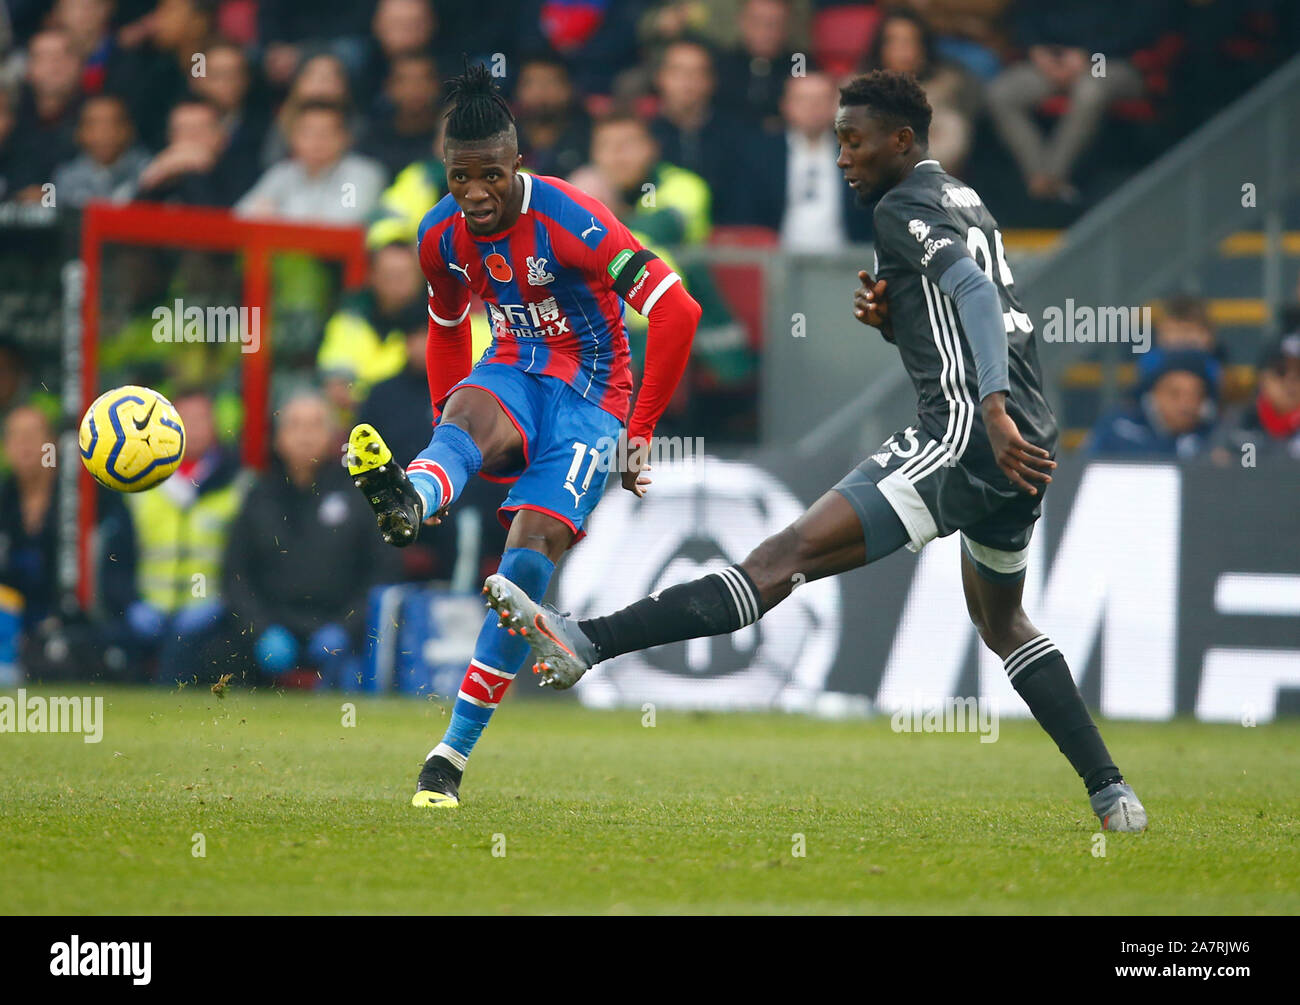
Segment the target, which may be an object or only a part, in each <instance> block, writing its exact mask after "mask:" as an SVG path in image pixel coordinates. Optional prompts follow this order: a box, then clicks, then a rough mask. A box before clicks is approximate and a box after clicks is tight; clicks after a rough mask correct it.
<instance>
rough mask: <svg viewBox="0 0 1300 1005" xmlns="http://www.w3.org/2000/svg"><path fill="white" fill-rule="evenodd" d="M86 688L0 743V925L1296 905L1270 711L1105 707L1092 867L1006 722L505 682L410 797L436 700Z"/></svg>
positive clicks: (1292, 790) (1073, 807) (434, 726)
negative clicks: (653, 715) (856, 715)
mask: <svg viewBox="0 0 1300 1005" xmlns="http://www.w3.org/2000/svg"><path fill="white" fill-rule="evenodd" d="M28 690H29V694H46V695H48V694H50V693H51V691H50V690H48V689H42V688H38V687H31V688H29V689H28ZM88 693H102V694H104V695H105V708H104V716H105V732H104V737H103V741H102V742H101V743H99V744H87V743H84V742H83V740H82V738H81V737H80V736H77V735H34V734H13V733H4V734H0V752H2V753H3V756H2V757H0V763H3V766H4V771H3V773H0V870H2V872H0V874H2V875H3V876H4V877H5V880H4V883H3V884H0V912H3V913H6V914H14V913H19V914H22V913H70V914H118V913H127V914H146V913H149V914H152V913H162V914H171V913H217V914H222V913H231V914H234V913H290V914H311V913H321V912H324V913H375V912H379V913H425V912H430V913H532V912H561V913H567V912H582V913H640V912H653V913H677V912H688V913H700V912H765V913H766V912H819V913H821V912H837V913H842V912H865V913H1016V914H1020V913H1049V914H1055V913H1105V914H1111V913H1138V914H1148V913H1154V914H1165V913H1179V914H1183V913H1211V914H1218V913H1269V914H1272V913H1296V912H1297V911H1300V790H1298V788H1297V786H1296V778H1297V777H1300V724H1297V723H1296V722H1294V721H1292V722H1284V723H1277V724H1270V725H1264V726H1258V727H1255V728H1244V727H1241V726H1210V725H1203V724H1197V723H1189V722H1178V723H1173V724H1139V723H1108V724H1104V726H1103V731H1104V734H1105V736H1106V738H1107V741H1108V742H1109V744H1110V747H1111V750H1112V751H1113V752H1114V754H1115V755H1116V758H1117V760H1118V761H1119V763H1120V766H1121V767H1122V768H1123V769H1124V770H1125V771H1126V772H1128V773H1129V777H1130V778H1131V780H1132V781H1133V782H1134V784H1135V786H1136V788H1137V790H1138V792H1139V794H1140V795H1141V796H1142V798H1143V800H1144V802H1145V803H1146V805H1147V808H1148V810H1149V811H1150V813H1151V815H1152V827H1151V829H1150V831H1148V832H1147V833H1146V834H1142V835H1128V834H1112V835H1107V836H1106V837H1105V844H1104V855H1098V854H1095V852H1096V851H1099V850H1102V849H1101V848H1100V847H1099V845H1098V844H1097V840H1098V839H1097V838H1096V835H1097V833H1098V828H1097V822H1096V820H1095V818H1093V817H1092V816H1091V815H1090V813H1089V812H1088V804H1087V801H1086V799H1085V798H1084V794H1083V788H1082V786H1081V785H1080V784H1079V782H1078V779H1077V778H1076V777H1075V776H1074V773H1073V772H1072V771H1071V770H1070V768H1069V766H1068V764H1066V762H1065V760H1064V758H1062V757H1061V756H1060V754H1059V753H1058V752H1057V751H1056V749H1055V747H1054V746H1053V744H1052V743H1051V741H1050V740H1049V739H1048V738H1047V737H1046V736H1045V735H1043V734H1042V733H1041V732H1040V731H1039V729H1038V726H1037V725H1036V724H1035V723H1033V722H1032V721H1019V720H1017V721H1015V722H1010V721H1003V723H1002V726H1001V736H1000V739H999V740H998V741H997V742H996V743H991V744H981V743H980V742H979V741H978V737H977V736H976V735H974V734H947V735H941V734H897V733H894V732H893V731H891V729H890V724H889V720H888V719H887V718H884V717H881V718H877V719H872V720H866V721H850V722H823V721H817V720H814V719H808V718H802V717H797V716H782V715H754V714H743V715H742V714H728V715H721V714H719V715H698V714H685V713H675V712H667V711H663V710H661V711H660V712H659V714H658V717H657V724H656V725H655V726H654V727H653V728H647V727H645V726H643V725H642V713H641V711H640V709H628V710H626V711H611V712H594V711H590V710H585V709H582V708H581V707H579V706H578V705H576V704H575V703H572V702H566V701H562V700H556V699H552V700H549V701H537V702H524V701H519V700H518V699H517V698H516V700H513V701H512V700H509V699H507V701H506V703H505V705H504V706H503V709H502V711H501V713H500V714H499V715H497V716H496V718H495V720H494V721H493V724H492V726H491V727H490V728H489V730H488V731H487V733H486V734H485V735H484V739H483V741H482V742H481V743H480V744H479V748H478V750H477V751H476V753H475V755H474V758H473V760H472V762H471V764H470V770H469V772H468V775H467V778H466V785H465V786H464V791H463V793H462V795H463V796H464V797H465V802H464V803H463V804H462V806H461V807H460V808H459V809H458V810H454V811H443V812H438V811H432V812H431V811H428V810H424V811H420V810H416V809H413V808H412V807H411V806H410V805H409V804H408V800H409V798H410V794H411V790H412V788H413V785H414V779H415V775H416V773H417V771H418V767H419V763H420V759H421V758H422V757H423V755H424V754H425V752H426V751H427V750H428V749H429V748H430V747H431V746H432V745H433V743H434V742H435V741H436V740H437V738H438V737H439V736H440V735H441V733H442V730H443V727H444V724H445V722H446V714H447V713H446V710H445V706H443V705H440V704H438V703H436V702H433V701H412V700H409V699H406V700H403V699H395V698H394V699H371V698H358V697H349V696H347V695H341V694H337V693H332V694H328V695H303V694H278V693H274V692H270V691H257V692H251V693H250V692H248V691H241V690H232V691H231V692H230V693H229V695H228V696H227V697H226V698H225V699H218V698H217V697H215V696H214V695H212V694H211V693H209V692H208V690H207V689H194V688H186V689H182V690H181V691H179V692H177V691H165V690H147V689H122V688H117V689H106V690H103V691H99V692H88ZM10 694H12V692H10ZM345 701H354V702H355V704H356V711H355V718H356V721H355V725H352V726H345V725H343V722H342V720H343V717H344V712H343V710H342V705H343V703H344V702H345ZM196 835H202V838H201V839H199V838H198V837H196ZM798 835H802V840H800V838H799V837H798ZM200 840H201V841H202V844H203V845H204V848H203V850H204V851H205V853H206V854H205V855H204V856H203V857H196V856H195V855H194V853H193V852H194V849H195V848H196V847H198V842H199V841H200ZM800 845H802V850H803V852H804V854H803V855H797V854H795V852H797V851H799V850H801V849H800V847H799V846H800Z"/></svg>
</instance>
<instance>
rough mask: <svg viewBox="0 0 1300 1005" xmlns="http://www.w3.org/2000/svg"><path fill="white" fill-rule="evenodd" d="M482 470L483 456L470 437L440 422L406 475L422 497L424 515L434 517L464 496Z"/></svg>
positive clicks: (446, 423)
mask: <svg viewBox="0 0 1300 1005" xmlns="http://www.w3.org/2000/svg"><path fill="white" fill-rule="evenodd" d="M482 466H483V455H482V454H481V453H480V452H479V449H478V445H477V444H476V443H475V442H474V440H473V438H472V437H471V436H470V435H469V433H467V432H465V430H463V429H461V428H460V426H453V425H452V424H451V423H449V422H440V423H439V424H438V425H437V426H436V427H435V428H434V430H433V439H431V440H430V441H429V445H428V446H427V447H425V448H424V449H423V450H421V451H420V453H419V454H418V455H416V458H415V460H413V461H411V463H410V464H408V465H407V466H406V475H407V477H408V478H410V479H411V485H412V486H414V488H415V491H416V492H418V493H419V494H420V499H421V501H423V503H424V515H425V516H432V515H433V514H434V513H436V512H437V511H438V510H440V509H442V508H443V507H444V506H447V505H449V504H450V503H451V502H452V501H453V500H454V499H455V498H456V497H457V496H458V495H460V493H461V490H462V489H463V488H464V487H465V483H466V482H468V481H469V480H470V479H471V478H473V477H474V476H475V475H476V474H478V469H479V468H480V467H482Z"/></svg>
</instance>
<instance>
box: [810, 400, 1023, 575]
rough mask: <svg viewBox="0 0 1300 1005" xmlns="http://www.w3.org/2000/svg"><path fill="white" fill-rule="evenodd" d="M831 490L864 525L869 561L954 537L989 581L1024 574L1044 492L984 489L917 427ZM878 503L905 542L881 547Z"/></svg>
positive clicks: (887, 534)
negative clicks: (957, 534) (903, 547)
mask: <svg viewBox="0 0 1300 1005" xmlns="http://www.w3.org/2000/svg"><path fill="white" fill-rule="evenodd" d="M835 489H836V491H838V492H839V493H840V494H841V495H843V496H844V497H845V498H846V499H847V500H848V501H849V503H850V504H851V505H852V506H853V508H854V510H855V511H856V512H857V513H858V516H859V518H860V519H861V520H862V521H863V534H864V535H865V536H866V541H867V560H868V561H875V560H876V559H877V558H880V557H883V555H884V554H888V552H890V551H893V550H895V548H896V547H897V546H898V544H905V545H906V546H907V548H908V550H910V551H920V550H921V549H922V548H923V547H925V545H926V544H928V543H929V542H930V541H933V540H934V539H935V538H936V537H947V536H948V535H949V534H951V533H953V532H954V531H958V530H959V531H961V533H962V550H963V551H965V553H966V554H967V556H968V557H969V558H970V559H971V561H973V562H974V563H975V566H976V568H977V569H978V570H979V571H980V573H981V575H984V576H986V577H987V578H989V579H992V580H995V581H1014V580H1017V579H1019V578H1020V577H1022V576H1023V575H1024V570H1025V565H1026V563H1027V562H1028V555H1029V539H1030V537H1031V536H1032V534H1033V531H1034V523H1035V522H1036V521H1037V520H1038V517H1039V515H1040V514H1041V513H1042V499H1043V486H1041V485H1040V486H1038V495H1036V496H1031V495H1029V494H1028V493H1027V492H1023V491H1021V490H1019V489H1016V488H999V487H997V486H995V485H991V484H989V483H988V482H986V481H984V480H983V479H981V478H980V477H978V476H977V475H975V474H974V473H972V472H971V471H970V470H969V469H968V468H967V467H965V466H964V465H962V464H954V463H953V462H952V454H951V452H950V451H949V450H948V448H947V446H946V445H944V444H943V443H942V442H941V441H939V440H938V439H936V438H935V437H933V436H931V435H930V434H929V433H927V432H926V431H925V430H924V429H923V428H921V427H919V426H908V427H907V428H906V429H904V430H900V431H899V432H897V433H895V434H894V435H893V436H891V437H890V438H889V439H888V440H886V441H885V442H884V443H883V444H882V445H881V447H880V449H879V450H878V451H876V452H875V453H874V454H872V455H871V456H870V457H868V458H867V459H866V460H864V461H863V462H862V463H861V464H859V465H858V466H857V467H855V468H854V469H853V470H852V471H850V472H849V473H848V474H847V475H845V476H844V477H843V478H842V479H841V480H840V481H839V483H838V484H837V485H836V486H835ZM881 497H883V498H884V500H885V502H886V503H888V505H889V508H890V509H892V510H893V512H894V514H896V515H897V517H898V520H899V522H901V524H902V527H903V530H904V531H905V533H906V540H902V539H901V537H902V535H899V538H900V539H899V540H898V541H893V540H888V539H889V538H890V537H891V536H892V535H891V533H890V532H889V530H888V529H887V525H886V523H885V521H882V520H881V519H880V511H881V507H880V503H879V499H880V498H881ZM882 529H883V533H882ZM882 537H883V538H884V539H882ZM891 545H892V546H891ZM886 549H887V550H886Z"/></svg>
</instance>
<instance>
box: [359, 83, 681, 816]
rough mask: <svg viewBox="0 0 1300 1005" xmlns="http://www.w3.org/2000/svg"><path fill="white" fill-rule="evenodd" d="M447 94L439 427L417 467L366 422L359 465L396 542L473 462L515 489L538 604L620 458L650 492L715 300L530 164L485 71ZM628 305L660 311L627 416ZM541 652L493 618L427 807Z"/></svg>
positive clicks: (450, 788) (435, 762)
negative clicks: (690, 287) (474, 350)
mask: <svg viewBox="0 0 1300 1005" xmlns="http://www.w3.org/2000/svg"><path fill="white" fill-rule="evenodd" d="M447 94H448V98H449V101H450V103H451V106H452V107H451V111H450V112H449V113H448V116H447V133H446V137H447V138H446V150H445V160H446V168H447V187H448V189H449V193H448V195H447V196H445V197H444V198H443V199H442V200H441V201H440V202H439V203H438V204H437V205H436V206H434V207H433V209H431V210H430V211H429V212H428V213H427V214H426V215H425V217H424V220H423V221H422V222H421V224H420V229H419V239H418V240H419V254H420V265H421V267H422V268H423V270H424V275H425V278H426V279H427V280H428V284H429V342H428V350H427V355H426V359H427V363H428V377H429V393H430V394H431V395H432V398H433V405H434V416H435V418H434V422H435V426H434V431H433V438H432V440H431V441H430V442H429V446H428V447H426V448H425V449H424V450H423V451H421V452H420V454H419V456H418V457H417V458H416V459H415V460H413V461H412V462H411V463H410V464H409V465H408V466H407V468H406V470H405V471H403V470H402V468H401V467H400V466H399V465H397V464H396V463H394V462H393V460H392V454H391V452H390V451H389V450H388V448H387V446H386V445H385V444H384V442H383V440H382V438H380V436H379V434H378V433H377V432H376V431H375V429H374V428H373V427H371V426H369V425H360V426H357V427H356V428H355V429H353V431H352V434H351V436H350V437H349V441H348V457H347V464H348V470H349V472H350V473H351V474H352V476H353V478H354V480H355V481H356V484H357V486H358V488H360V489H361V490H362V491H363V492H364V493H365V495H366V498H367V499H368V500H369V501H370V504H371V506H372V507H373V508H374V510H375V514H376V518H377V520H378V523H379V528H380V531H381V532H382V534H383V536H384V540H385V541H387V542H388V543H389V544H393V545H397V546H399V547H400V546H404V545H407V544H410V543H411V542H412V541H414V540H415V537H416V534H417V533H418V531H419V528H420V525H421V524H422V523H426V524H436V523H438V522H439V520H440V519H441V518H442V516H443V515H444V514H445V513H446V511H447V508H448V507H449V506H450V505H451V504H452V503H453V502H454V501H455V500H456V498H457V496H459V495H460V493H461V491H462V490H463V489H464V487H465V484H466V482H467V481H468V480H469V479H470V478H472V477H473V476H474V475H475V474H479V475H480V476H481V477H484V478H490V479H493V480H497V481H503V482H510V483H512V487H511V489H510V492H509V494H508V495H507V496H506V499H505V501H504V502H503V504H502V506H501V509H500V513H499V516H500V519H501V521H502V523H503V524H506V525H507V526H508V527H509V534H508V537H507V539H506V549H505V552H504V554H503V555H502V557H501V565H500V572H501V574H502V575H505V576H507V577H509V579H510V580H511V581H512V582H514V583H515V584H517V585H518V586H519V587H520V588H521V589H524V590H526V591H527V592H528V595H529V596H530V597H531V598H532V599H534V600H536V601H540V600H541V598H542V595H543V594H545V592H546V588H547V585H548V584H549V582H550V579H551V574H552V573H553V572H554V570H555V562H556V561H557V560H558V559H559V558H560V556H561V555H563V554H564V552H565V550H566V549H568V548H569V547H570V545H572V544H573V543H574V542H575V541H576V540H577V539H578V538H580V537H581V536H582V534H583V524H584V523H585V521H586V519H587V517H588V516H589V515H590V514H591V511H592V510H593V509H594V508H595V505H596V503H597V502H598V501H599V499H600V496H601V494H602V492H603V491H604V487H605V473H606V472H608V471H609V470H610V469H611V468H612V467H613V466H614V465H615V462H616V459H617V460H618V461H619V462H620V463H619V465H618V466H619V467H620V468H621V469H622V470H621V475H622V483H623V487H624V488H625V489H627V490H629V491H631V492H633V493H635V494H636V495H638V496H641V495H644V494H645V491H646V487H647V486H648V485H649V483H650V479H649V477H648V476H647V475H646V474H645V470H646V467H645V466H644V457H645V456H646V454H645V451H644V450H643V449H639V448H641V447H642V445H643V444H648V442H649V440H650V437H651V436H652V434H653V432H654V427H655V423H656V422H657V421H658V419H659V417H660V415H662V414H663V410H664V408H665V407H666V406H667V404H668V401H669V399H670V398H671V396H672V394H673V390H674V389H675V388H676V386H677V382H678V381H679V380H680V379H681V375H682V373H683V371H684V370H685V368H686V362H687V357H688V356H689V354H690V348H691V341H692V339H693V337H694V334H695V326H696V323H697V322H698V321H699V317H700V307H699V305H698V304H697V303H696V302H695V301H694V300H693V299H692V298H691V296H690V295H689V294H688V293H687V292H686V291H685V289H684V288H683V287H682V284H681V281H680V279H679V277H678V276H677V274H676V273H674V272H673V271H672V270H671V269H670V268H668V267H667V266H666V265H665V264H664V263H663V262H662V261H661V260H660V259H658V258H657V257H655V256H654V255H653V254H652V253H651V252H649V251H647V250H645V249H644V248H642V247H641V245H640V244H639V243H638V242H637V240H636V239H635V238H634V237H632V235H631V234H630V233H629V232H628V230H627V228H626V227H624V226H623V225H622V224H621V223H619V221H618V220H617V219H616V218H615V216H614V214H613V213H611V212H610V211H609V210H608V209H607V208H606V207H605V206H603V205H601V204H600V203H599V202H597V201H596V200H594V199H592V198H590V197H589V196H587V195H585V194H584V193H582V192H580V191H579V190H577V189H575V188H573V187H572V186H571V185H569V184H567V183H566V182H564V181H561V180H560V179H558V178H549V177H542V176H537V175H530V174H527V173H525V172H522V171H521V170H520V166H521V163H522V158H521V157H520V156H519V146H518V140H517V137H516V134H515V124H514V118H513V116H512V115H511V113H510V109H509V106H508V105H507V104H506V102H505V100H504V98H503V97H502V96H501V94H500V92H499V91H498V90H497V88H496V86H495V84H494V83H493V81H492V77H491V75H490V74H489V73H488V71H487V69H486V68H484V67H481V66H480V67H470V68H468V69H467V70H466V72H465V73H464V74H463V75H461V76H459V77H456V78H454V79H453V80H451V81H448V84H447ZM471 296H478V297H479V298H481V299H482V300H483V301H484V303H485V304H486V305H487V309H488V314H489V318H490V321H491V324H492V336H493V337H492V345H491V347H490V348H489V349H488V350H487V351H486V352H485V353H484V354H483V357H482V358H481V359H480V360H479V361H478V363H477V364H476V365H473V366H472V368H471V362H472V361H471V358H470V357H471V353H470V320H469V311H470V303H471ZM624 303H626V304H628V305H630V306H632V307H633V308H635V309H636V310H638V311H640V312H641V313H642V314H644V315H646V316H647V317H648V318H649V321H650V330H649V335H648V339H647V348H646V360H645V367H644V374H643V377H642V381H641V388H640V392H639V394H638V395H637V401H636V408H635V410H633V411H632V414H631V417H630V418H629V416H628V412H629V407H630V405H631V400H632V375H631V370H630V366H629V363H630V357H629V352H628V342H627V334H626V331H625V329H624V325H623V309H624V307H623V305H624ZM625 422H626V432H625V434H624V423H625ZM621 434H622V435H624V437H625V438H624V444H625V446H624V447H620V435H621ZM627 444H630V445H631V449H630V450H629V449H627V448H626V445H627ZM521 631H523V630H522V629H521ZM527 655H528V645H527V643H526V640H525V639H524V638H522V637H520V636H519V635H517V634H516V631H515V629H513V628H510V629H507V628H503V627H501V625H500V624H499V623H498V621H497V618H496V615H495V614H493V613H491V612H489V613H488V615H487V616H486V617H485V619H484V622H483V627H482V629H481V631H480V632H479V636H478V640H477V642H476V644H475V647H474V658H473V659H472V660H471V661H470V665H469V668H468V670H467V671H466V674H465V679H464V681H463V683H462V684H461V688H460V693H459V695H458V696H457V699H456V702H455V705H454V707H453V710H452V716H451V722H450V723H449V725H448V728H447V732H446V734H445V735H444V736H443V738H442V741H441V742H440V743H439V744H438V745H437V746H436V747H434V749H433V750H432V751H430V752H429V755H428V757H427V758H426V759H425V763H424V768H423V770H422V771H421V772H420V778H419V781H418V783H417V788H416V793H415V796H414V797H413V799H412V804H413V805H415V806H428V807H454V806H457V805H459V800H460V794H459V789H460V783H461V779H462V775H463V772H464V770H465V763H466V760H467V759H468V757H469V754H470V752H471V751H472V750H473V748H474V745H475V743H476V742H477V741H478V738H479V735H480V734H481V733H482V732H483V729H484V727H485V726H486V725H487V723H488V720H489V719H490V718H491V716H492V713H493V711H494V710H495V709H496V707H497V705H498V704H499V703H500V701H501V698H502V696H503V695H504V694H505V692H506V690H507V689H508V688H509V686H510V682H511V681H512V680H513V679H514V676H515V674H516V673H518V672H519V670H520V668H521V667H522V666H523V664H524V661H525V658H526V657H527Z"/></svg>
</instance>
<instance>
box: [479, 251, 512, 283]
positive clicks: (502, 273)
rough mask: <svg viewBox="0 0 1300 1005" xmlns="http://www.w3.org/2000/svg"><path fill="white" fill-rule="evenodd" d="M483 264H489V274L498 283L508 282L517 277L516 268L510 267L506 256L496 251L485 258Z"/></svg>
mask: <svg viewBox="0 0 1300 1005" xmlns="http://www.w3.org/2000/svg"><path fill="white" fill-rule="evenodd" d="M483 264H484V265H486V266H487V270H488V275H490V276H491V277H492V278H493V279H495V280H496V281H497V282H498V283H508V282H510V280H512V279H514V278H515V273H514V270H513V269H512V268H510V263H509V262H507V261H506V259H505V256H504V255H501V254H499V253H497V252H495V251H494V252H493V253H492V254H490V255H488V256H487V258H485V259H483Z"/></svg>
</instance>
